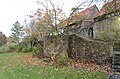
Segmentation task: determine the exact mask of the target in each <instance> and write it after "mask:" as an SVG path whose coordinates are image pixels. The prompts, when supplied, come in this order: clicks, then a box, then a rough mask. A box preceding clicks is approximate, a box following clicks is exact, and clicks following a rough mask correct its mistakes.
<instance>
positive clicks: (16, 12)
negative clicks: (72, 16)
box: [0, 0, 83, 37]
mask: <svg viewBox="0 0 120 79" xmlns="http://www.w3.org/2000/svg"><path fill="white" fill-rule="evenodd" d="M54 1H55V2H56V4H60V5H62V4H64V5H63V7H64V8H63V9H64V11H65V12H66V13H67V14H69V13H70V9H71V7H74V6H75V5H76V4H77V3H78V2H79V3H80V0H54ZM81 1H83V0H81ZM38 7H39V6H38V5H37V3H36V0H0V31H2V32H3V33H4V34H5V35H6V36H7V37H8V36H10V34H11V30H10V29H11V27H13V24H14V23H15V21H19V22H20V23H21V24H23V21H24V19H25V16H26V15H27V14H29V13H30V12H31V11H34V10H36V9H37V8H38Z"/></svg>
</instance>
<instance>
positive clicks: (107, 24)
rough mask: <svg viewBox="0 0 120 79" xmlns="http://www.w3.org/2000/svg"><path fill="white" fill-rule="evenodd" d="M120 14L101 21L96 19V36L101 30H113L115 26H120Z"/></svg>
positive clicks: (94, 27) (94, 26)
mask: <svg viewBox="0 0 120 79" xmlns="http://www.w3.org/2000/svg"><path fill="white" fill-rule="evenodd" d="M118 18H119V16H111V17H109V18H107V19H103V20H101V21H96V22H95V23H94V25H93V29H94V37H95V38H96V37H97V36H99V32H100V31H101V30H111V29H114V28H119V27H120V22H119V20H118Z"/></svg>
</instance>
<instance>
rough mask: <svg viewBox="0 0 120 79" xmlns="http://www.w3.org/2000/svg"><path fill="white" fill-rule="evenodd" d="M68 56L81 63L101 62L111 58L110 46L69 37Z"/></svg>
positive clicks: (77, 37) (74, 36)
mask: <svg viewBox="0 0 120 79" xmlns="http://www.w3.org/2000/svg"><path fill="white" fill-rule="evenodd" d="M69 40H70V41H69V43H70V46H69V47H70V52H69V56H70V57H71V58H73V59H79V60H82V61H91V62H100V63H101V62H102V61H105V60H106V58H107V57H110V56H111V52H112V51H111V49H112V46H111V44H108V43H104V42H98V41H93V40H89V39H85V38H82V37H79V36H76V35H71V36H70V39H69Z"/></svg>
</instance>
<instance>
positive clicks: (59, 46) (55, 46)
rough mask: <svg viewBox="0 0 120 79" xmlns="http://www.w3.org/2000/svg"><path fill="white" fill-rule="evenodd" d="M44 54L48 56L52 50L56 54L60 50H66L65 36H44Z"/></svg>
mask: <svg viewBox="0 0 120 79" xmlns="http://www.w3.org/2000/svg"><path fill="white" fill-rule="evenodd" d="M43 49H44V55H45V56H47V57H49V56H50V53H51V52H54V53H55V54H56V56H59V54H60V53H61V52H62V51H67V50H68V41H67V36H57V35H56V36H48V37H45V39H44V42H43Z"/></svg>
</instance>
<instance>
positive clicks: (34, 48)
mask: <svg viewBox="0 0 120 79" xmlns="http://www.w3.org/2000/svg"><path fill="white" fill-rule="evenodd" d="M29 50H30V51H31V53H32V54H33V55H38V54H39V53H40V51H39V48H38V47H36V46H33V47H32V48H30V49H29Z"/></svg>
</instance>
